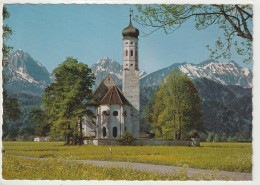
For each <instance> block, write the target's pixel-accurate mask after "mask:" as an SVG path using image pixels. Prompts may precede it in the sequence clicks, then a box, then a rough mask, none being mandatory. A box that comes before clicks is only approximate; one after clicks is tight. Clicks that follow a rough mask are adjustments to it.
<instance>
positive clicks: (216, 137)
mask: <svg viewBox="0 0 260 185" xmlns="http://www.w3.org/2000/svg"><path fill="white" fill-rule="evenodd" d="M213 141H214V142H219V141H220V139H219V137H218V134H216V135H215V137H214V140H213Z"/></svg>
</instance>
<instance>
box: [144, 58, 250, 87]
mask: <svg viewBox="0 0 260 185" xmlns="http://www.w3.org/2000/svg"><path fill="white" fill-rule="evenodd" d="M172 70H180V71H182V72H183V73H185V74H187V75H188V76H189V77H190V78H191V79H195V78H201V77H205V78H208V79H210V80H213V81H215V82H218V83H220V84H223V85H239V86H242V87H246V88H248V87H252V78H253V74H252V72H251V70H250V69H248V68H242V67H241V66H239V65H238V64H237V63H235V62H234V61H230V62H228V63H221V62H217V61H214V60H206V61H204V62H201V63H200V64H187V63H175V64H173V65H171V66H169V67H167V68H164V69H161V70H158V71H155V72H153V73H150V74H148V75H146V76H144V77H143V78H141V85H146V86H157V85H159V84H160V83H161V82H162V80H163V79H164V78H165V77H166V75H167V73H168V72H170V71H172Z"/></svg>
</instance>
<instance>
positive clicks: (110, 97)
mask: <svg viewBox="0 0 260 185" xmlns="http://www.w3.org/2000/svg"><path fill="white" fill-rule="evenodd" d="M100 104H101V105H129V102H128V101H127V99H126V98H125V97H124V95H123V94H122V92H121V91H120V90H119V89H118V87H117V86H113V87H112V88H110V89H109V91H108V92H107V94H106V95H105V96H104V98H103V99H102V100H101V101H100Z"/></svg>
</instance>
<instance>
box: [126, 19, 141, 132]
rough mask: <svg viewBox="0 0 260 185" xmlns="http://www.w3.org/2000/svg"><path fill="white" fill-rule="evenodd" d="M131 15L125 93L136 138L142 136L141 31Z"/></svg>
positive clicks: (128, 32)
mask: <svg viewBox="0 0 260 185" xmlns="http://www.w3.org/2000/svg"><path fill="white" fill-rule="evenodd" d="M131 16H132V15H131V14H130V22H129V26H128V27H126V28H125V29H123V31H122V35H123V52H124V55H123V60H124V61H123V84H122V85H123V89H122V90H123V93H124V96H125V97H126V98H127V100H128V101H129V102H130V103H131V105H132V106H133V107H132V108H133V110H132V112H134V113H133V118H132V123H133V130H132V132H133V133H134V137H139V135H140V120H139V118H140V113H139V112H140V87H139V84H140V82H139V64H138V36H139V30H138V29H137V28H135V27H133V25H132V21H131Z"/></svg>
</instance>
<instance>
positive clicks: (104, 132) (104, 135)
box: [103, 127, 107, 137]
mask: <svg viewBox="0 0 260 185" xmlns="http://www.w3.org/2000/svg"><path fill="white" fill-rule="evenodd" d="M106 135H107V131H106V127H103V137H106Z"/></svg>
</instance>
